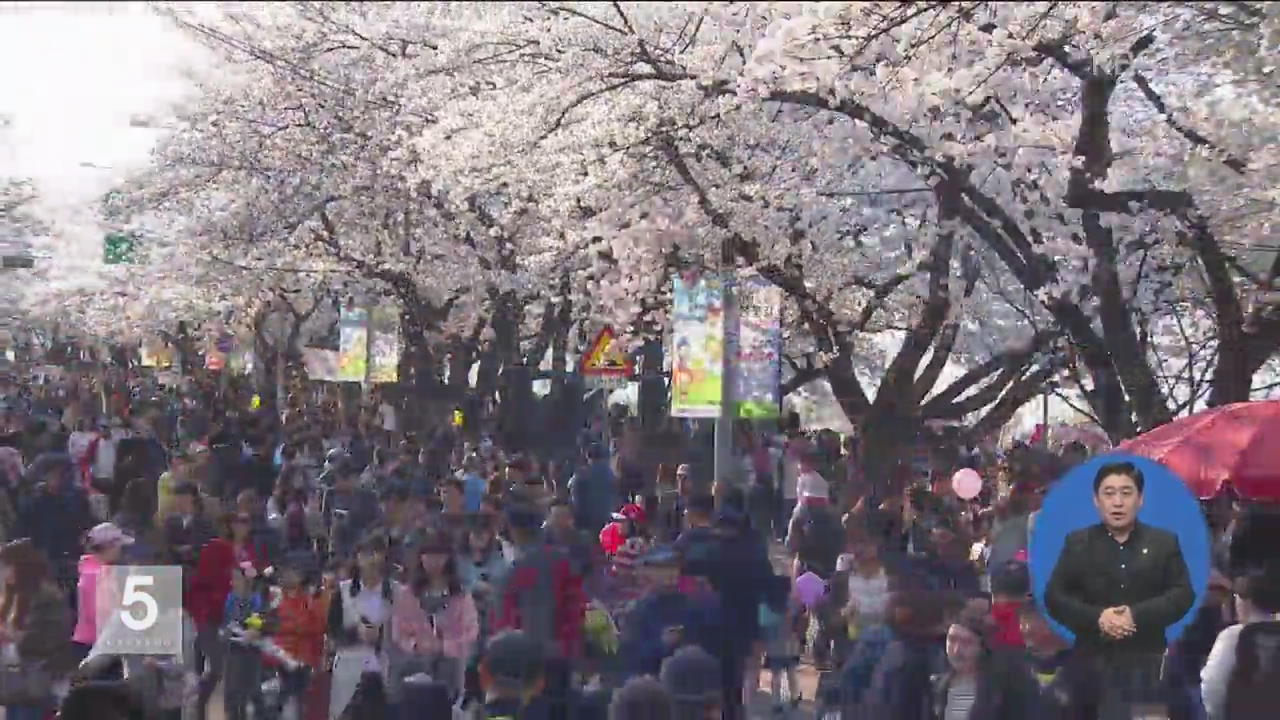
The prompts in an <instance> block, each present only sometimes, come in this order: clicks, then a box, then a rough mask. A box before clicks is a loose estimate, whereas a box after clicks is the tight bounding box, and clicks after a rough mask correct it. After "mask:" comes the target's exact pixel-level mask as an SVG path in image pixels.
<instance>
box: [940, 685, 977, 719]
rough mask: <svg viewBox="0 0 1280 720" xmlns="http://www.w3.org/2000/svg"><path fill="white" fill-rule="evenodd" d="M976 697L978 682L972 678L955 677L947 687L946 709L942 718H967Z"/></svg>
mask: <svg viewBox="0 0 1280 720" xmlns="http://www.w3.org/2000/svg"><path fill="white" fill-rule="evenodd" d="M977 699H978V683H977V681H976V680H975V679H974V678H955V679H954V680H952V681H951V685H950V686H949V687H948V688H947V709H946V711H945V712H944V713H943V715H942V717H943V720H969V714H970V713H971V712H972V711H973V703H974V701H975V700H977Z"/></svg>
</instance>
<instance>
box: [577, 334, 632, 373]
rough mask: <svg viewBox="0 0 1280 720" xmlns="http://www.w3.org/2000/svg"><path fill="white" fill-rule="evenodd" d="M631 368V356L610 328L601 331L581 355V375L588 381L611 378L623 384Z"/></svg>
mask: <svg viewBox="0 0 1280 720" xmlns="http://www.w3.org/2000/svg"><path fill="white" fill-rule="evenodd" d="M631 368H632V365H631V356H630V354H628V353H627V349H626V346H625V345H624V344H623V343H621V342H619V341H618V336H617V334H616V333H615V332H614V331H613V328H611V327H607V326H606V327H604V328H603V329H601V330H600V333H599V334H598V335H596V339H595V342H593V343H591V347H590V348H589V349H588V350H587V352H586V353H584V354H583V355H582V374H583V375H584V376H585V377H587V378H588V379H601V378H611V379H617V380H621V381H624V382H625V381H626V380H627V379H629V378H630V377H631Z"/></svg>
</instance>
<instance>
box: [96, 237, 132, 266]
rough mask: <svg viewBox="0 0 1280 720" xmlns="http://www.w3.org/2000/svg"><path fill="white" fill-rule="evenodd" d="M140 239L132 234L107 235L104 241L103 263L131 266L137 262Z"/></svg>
mask: <svg viewBox="0 0 1280 720" xmlns="http://www.w3.org/2000/svg"><path fill="white" fill-rule="evenodd" d="M137 245H138V238H137V236H136V235H133V234H132V233H107V236H106V237H105V238H103V240H102V262H103V264H105V265H131V264H133V263H134V262H135V260H136V259H137V258H136V253H137Z"/></svg>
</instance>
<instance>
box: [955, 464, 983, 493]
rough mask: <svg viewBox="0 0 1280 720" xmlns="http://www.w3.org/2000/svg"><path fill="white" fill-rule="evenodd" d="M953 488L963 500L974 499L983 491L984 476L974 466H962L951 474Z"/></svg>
mask: <svg viewBox="0 0 1280 720" xmlns="http://www.w3.org/2000/svg"><path fill="white" fill-rule="evenodd" d="M951 489H952V490H954V491H955V493H956V497H958V498H960V499H961V500H972V499H974V498H976V497H978V493H980V492H982V476H981V475H979V474H978V471H977V470H974V469H973V468H961V469H959V470H957V471H956V474H955V475H952V476H951Z"/></svg>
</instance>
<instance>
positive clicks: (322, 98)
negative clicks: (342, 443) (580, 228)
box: [120, 3, 572, 417]
mask: <svg viewBox="0 0 1280 720" xmlns="http://www.w3.org/2000/svg"><path fill="white" fill-rule="evenodd" d="M166 12H168V13H169V15H170V17H172V19H173V20H174V21H175V22H176V23H178V24H179V25H180V26H181V27H183V28H184V29H186V30H187V31H189V32H190V33H192V34H193V36H195V37H197V38H199V39H201V40H202V41H203V42H205V43H206V44H207V45H208V46H209V47H210V48H211V49H212V50H214V51H215V53H216V54H217V55H218V56H219V58H220V60H221V63H220V65H219V66H218V68H217V70H216V74H214V75H212V76H211V77H209V78H207V79H206V80H205V86H204V93H203V97H202V98H201V100H200V101H199V103H198V104H197V105H196V106H195V107H192V108H189V109H188V110H187V111H186V112H185V113H184V116H183V118H182V125H183V127H182V129H180V130H179V131H178V132H176V133H175V134H174V135H173V136H172V137H171V138H169V139H168V140H167V141H166V142H165V143H164V144H163V145H162V147H161V149H160V150H159V152H158V154H157V162H156V166H155V168H154V170H153V171H152V172H150V173H147V174H146V175H144V176H142V177H138V178H136V179H135V180H134V181H133V182H132V183H131V185H130V187H129V188H126V189H125V190H124V192H122V193H121V194H120V204H121V205H122V206H123V207H122V208H120V212H121V214H126V215H133V216H134V217H137V216H140V215H141V216H147V217H149V218H150V219H151V221H152V223H153V224H155V225H158V227H155V228H154V229H153V232H154V233H155V234H157V235H164V236H166V237H168V238H172V239H173V241H172V245H171V247H169V249H168V255H169V257H170V258H171V259H174V260H176V261H178V262H189V261H193V262H195V263H196V264H198V265H200V266H201V267H207V268H211V269H213V270H214V271H215V272H216V271H217V269H218V268H220V267H221V268H223V269H224V270H229V271H235V272H236V273H243V274H245V275H247V276H248V277H250V278H254V280H253V282H259V281H260V280H261V279H263V278H273V277H275V276H278V275H279V274H280V273H286V274H288V273H295V274H302V275H309V276H325V277H336V276H347V277H350V278H353V279H354V280H355V281H357V282H359V283H362V284H363V285H364V286H366V287H368V288H371V289H374V290H377V291H378V292H381V293H385V294H388V295H390V296H391V297H392V298H393V299H394V301H395V302H396V304H398V305H399V306H400V307H401V308H402V311H403V317H402V322H401V330H402V333H403V334H404V336H405V338H404V339H405V341H406V342H405V349H406V352H405V357H404V363H403V367H402V372H401V378H402V382H403V383H405V384H407V385H409V386H410V387H412V388H413V390H412V392H414V393H416V394H417V397H418V398H422V397H427V398H430V399H431V400H433V401H443V402H445V403H453V402H459V401H461V399H462V397H461V396H462V394H463V393H464V392H465V391H466V389H467V386H466V383H467V382H468V378H469V377H470V375H471V372H470V371H471V366H472V365H473V364H478V370H477V373H476V375H477V377H476V388H475V394H476V395H478V396H481V397H489V396H492V395H494V394H495V393H496V392H497V391H498V390H499V388H502V389H503V390H504V392H503V398H504V401H505V400H506V399H508V398H512V397H515V396H518V395H521V394H523V395H525V396H526V398H527V396H528V395H529V393H528V392H524V393H521V392H518V388H520V387H521V386H527V385H528V384H529V378H528V375H529V373H528V372H522V369H524V368H527V367H529V366H534V367H536V366H537V365H538V363H539V362H540V361H541V359H542V357H543V356H544V355H545V354H546V353H547V350H548V347H549V346H550V344H551V343H552V339H553V338H555V337H557V336H561V335H563V334H564V332H567V327H565V326H564V323H562V322H560V319H561V318H562V316H563V314H564V313H563V312H562V309H564V308H567V307H568V305H566V303H567V302H568V297H567V295H565V294H564V293H561V292H559V290H560V289H561V288H560V285H561V283H560V281H559V279H558V278H556V276H555V275H551V276H550V278H548V277H547V275H548V273H550V272H554V271H556V270H557V269H558V268H560V267H561V266H563V265H565V263H566V262H569V259H570V258H571V257H572V253H566V252H564V251H562V248H561V246H560V244H559V242H558V241H557V240H556V239H555V238H554V237H550V238H548V237H545V236H543V235H542V234H541V233H540V232H539V229H540V228H541V227H542V223H541V221H540V219H539V213H540V212H541V209H540V208H538V207H537V206H536V205H535V204H534V203H532V202H531V201H530V198H528V197H527V196H526V195H522V194H521V193H518V192H511V191H510V189H509V188H504V187H503V186H501V185H494V186H491V187H488V188H479V189H477V188H470V189H457V188H453V187H450V186H449V185H447V184H445V183H442V182H441V181H440V180H439V175H440V174H439V173H437V172H436V171H435V169H434V168H435V166H436V162H435V159H434V158H433V153H432V152H431V151H430V150H429V149H423V148H419V147H418V146H417V145H416V143H415V142H413V140H415V139H416V138H418V137H421V136H422V135H423V134H424V133H425V132H426V129H427V128H428V127H430V126H431V125H433V124H435V123H437V122H438V119H437V114H438V112H439V108H438V105H440V104H447V102H448V100H449V98H450V97H451V95H452V94H454V93H457V92H466V91H467V82H470V79H466V80H459V79H458V78H457V77H455V76H454V75H455V73H454V72H453V70H452V69H451V67H450V65H449V63H452V62H455V60H460V59H461V58H456V59H455V58H454V57H453V56H452V55H451V54H450V52H451V48H452V47H453V45H452V43H454V42H455V41H454V39H453V37H454V35H455V33H457V32H461V31H462V30H461V29H462V28H467V27H474V28H476V29H478V28H480V25H479V24H478V23H477V22H476V18H481V17H482V16H483V11H482V10H480V9H476V10H468V9H466V8H461V7H449V8H433V7H432V6H429V5H420V6H412V7H407V8H400V7H397V6H390V5H376V6H375V5H363V4H356V3H352V4H335V5H321V4H314V3H281V4H273V5H269V6H260V7H253V8H231V9H230V10H227V11H225V12H222V11H217V10H211V9H209V8H207V7H198V8H192V7H187V6H184V5H179V6H175V7H172V8H167V9H166ZM468 37H471V36H470V35H468ZM468 47H469V46H468ZM467 60H468V62H470V63H472V64H473V65H474V66H476V67H483V65H484V59H483V58H474V57H473V58H467ZM424 65H431V66H432V67H431V68H430V69H428V70H425V71H424ZM433 177H435V178H436V179H432V178H433ZM184 273H185V274H188V275H189V274H190V273H191V270H190V269H187V270H184V271H182V272H180V273H178V274H179V275H181V274H184ZM548 279H551V282H547V280H548ZM274 287H275V285H274V283H273V282H272V283H267V291H268V292H270V291H271V288H274ZM238 292H239V291H238V290H236V291H234V292H233V293H232V294H237V293H238ZM214 294H218V293H214ZM552 298H558V299H557V300H552ZM530 325H533V326H535V327H537V328H538V329H539V331H538V332H535V333H534V335H533V337H532V339H531V341H529V342H524V343H522V342H521V340H522V336H524V335H526V334H527V329H528V327H529V326H530ZM487 334H488V335H490V336H491V337H487V336H486V335H487ZM446 365H447V367H448V371H447V372H443V371H442V369H443V368H444V367H445V366H446ZM444 377H448V378H449V383H448V384H447V385H445V384H443V378H444ZM438 414H439V415H440V416H441V417H443V416H444V414H443V413H438ZM516 415H517V416H519V415H520V414H519V413H516Z"/></svg>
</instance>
